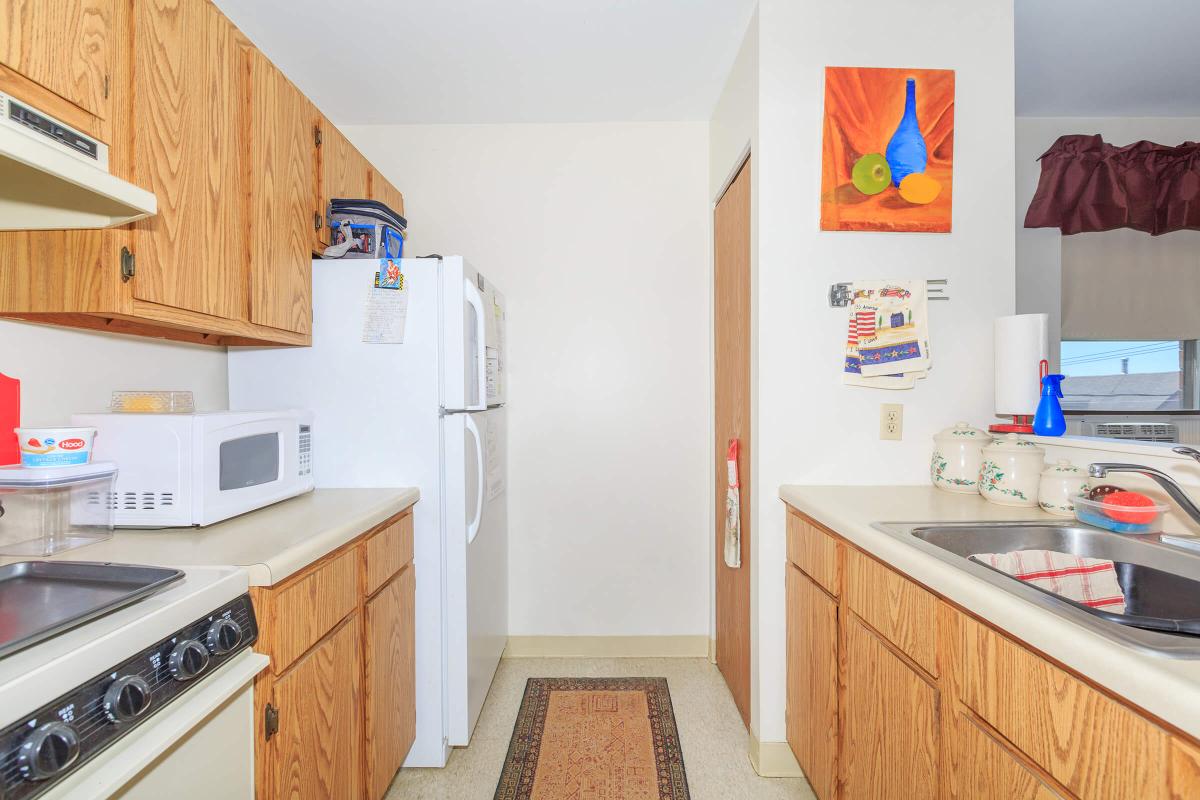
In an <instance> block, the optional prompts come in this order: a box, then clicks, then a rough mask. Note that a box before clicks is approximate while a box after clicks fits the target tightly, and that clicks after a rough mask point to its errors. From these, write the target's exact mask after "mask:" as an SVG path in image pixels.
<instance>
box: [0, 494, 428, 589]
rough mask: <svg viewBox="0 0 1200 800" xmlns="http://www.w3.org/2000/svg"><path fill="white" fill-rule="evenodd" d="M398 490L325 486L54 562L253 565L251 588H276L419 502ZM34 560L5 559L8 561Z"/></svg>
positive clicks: (119, 535) (119, 538) (131, 533)
mask: <svg viewBox="0 0 1200 800" xmlns="http://www.w3.org/2000/svg"><path fill="white" fill-rule="evenodd" d="M419 496H420V495H419V492H418V491H417V490H416V489H411V488H396V489H317V490H316V491H313V492H309V493H308V494H303V495H300V496H299V497H294V498H292V499H291V500H284V501H283V502H281V503H276V504H275V505H272V506H267V507H266V508H262V509H259V510H258V511H252V512H250V513H249V514H243V515H241V516H240V517H234V518H233V519H229V520H226V521H224V522H218V523H217V524H215V525H209V526H208V527H206V528H167V529H163V530H121V529H118V530H117V531H116V533H115V535H114V536H113V538H111V539H108V540H106V541H103V542H97V543H96V544H91V545H87V546H85V547H80V548H76V549H74V550H68V551H66V552H64V553H60V554H58V555H56V556H52V557H51V558H50V560H64V561H114V562H122V563H129V564H149V565H151V566H173V567H192V566H197V567H200V566H224V565H232V566H236V567H243V568H245V570H246V572H247V573H248V574H249V577H250V585H251V586H272V585H274V584H276V583H278V582H279V581H281V580H283V579H284V578H286V577H287V576H289V575H291V574H292V573H294V572H297V571H299V570H301V569H303V568H304V567H306V566H308V565H309V564H311V563H313V562H314V561H316V560H317V559H319V558H320V557H321V556H323V555H325V554H326V553H330V552H333V551H334V550H336V549H337V548H339V547H341V546H342V545H343V544H345V543H346V542H348V541H350V540H351V539H353V538H355V537H356V536H359V535H360V534H362V533H364V532H366V531H367V530H369V529H371V528H373V527H374V526H376V525H378V524H379V523H381V522H383V521H384V520H386V519H388V518H389V517H392V516H394V515H396V514H398V513H399V512H401V511H403V510H404V509H406V508H408V507H409V506H411V505H412V504H413V503H415V502H417V499H418V498H419ZM25 560H28V559H21V558H6V557H0V564H7V563H12V562H14V561H25Z"/></svg>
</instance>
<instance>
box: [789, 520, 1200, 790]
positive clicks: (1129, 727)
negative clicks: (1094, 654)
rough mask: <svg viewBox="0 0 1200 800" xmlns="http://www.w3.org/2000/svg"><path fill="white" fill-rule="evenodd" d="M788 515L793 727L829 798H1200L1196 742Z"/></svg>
mask: <svg viewBox="0 0 1200 800" xmlns="http://www.w3.org/2000/svg"><path fill="white" fill-rule="evenodd" d="M789 515H790V518H789V524H788V536H789V539H792V538H793V537H800V539H799V540H797V541H789V542H788V546H787V553H788V559H789V561H788V566H787V637H788V640H787V676H788V678H787V680H788V685H787V704H788V710H787V737H788V743H789V744H790V745H791V748H792V751H793V752H794V753H795V755H796V759H797V761H799V763H800V766H801V768H802V769H803V770H804V772H805V774H806V775H807V776H808V779H809V782H810V783H811V784H812V786H813V790H814V792H815V793H816V795H817V797H818V798H820V800H831V798H836V800H861V799H862V798H871V799H873V798H896V799H897V800H923V798H952V799H953V800H1010V799H1011V800H1054V799H1055V798H1060V799H1061V800H1075V799H1078V800H1132V799H1133V798H1136V800H1184V798H1194V799H1196V800H1200V743H1197V742H1196V741H1195V740H1194V739H1192V738H1190V737H1185V736H1182V735H1179V734H1177V733H1175V732H1172V731H1169V730H1167V729H1165V728H1164V727H1163V726H1162V725H1161V724H1160V723H1158V722H1157V721H1156V720H1153V719H1151V718H1149V717H1148V716H1147V715H1146V714H1145V713H1144V712H1142V711H1141V710H1139V709H1138V708H1135V707H1133V706H1131V705H1129V704H1127V703H1125V702H1123V701H1122V700H1120V699H1119V698H1114V697H1112V696H1111V695H1110V694H1108V693H1107V692H1105V691H1104V690H1102V689H1101V688H1099V687H1097V686H1095V685H1093V684H1091V683H1090V682H1089V681H1088V680H1087V679H1086V678H1084V677H1082V676H1079V675H1077V674H1075V673H1072V672H1070V671H1068V670H1066V669H1065V668H1063V667H1061V666H1059V665H1058V664H1056V663H1054V662H1052V661H1050V660H1049V659H1047V658H1045V657H1044V656H1042V655H1041V654H1040V653H1038V652H1036V651H1034V650H1032V649H1030V648H1029V647H1026V646H1025V645H1024V644H1023V643H1021V642H1019V641H1017V640H1015V639H1013V638H1011V637H1009V636H1008V635H1006V634H1005V633H1003V632H1002V631H1000V630H999V629H997V628H994V627H992V626H991V625H990V624H988V623H986V622H983V621H981V620H978V619H975V618H974V617H972V616H970V615H969V614H967V613H966V612H965V611H963V610H962V609H960V608H958V607H956V606H954V605H952V604H951V603H949V602H948V601H947V600H945V599H944V598H941V597H939V596H938V595H936V594H934V593H933V592H932V591H930V590H929V589H928V588H926V587H924V586H921V585H920V584H918V583H916V582H915V581H913V580H911V579H909V578H908V577H907V576H905V575H902V574H901V573H899V572H897V571H896V570H894V569H893V568H892V567H890V566H889V565H887V564H885V563H883V562H881V561H879V560H878V559H876V558H874V557H873V556H871V555H869V554H867V553H865V552H863V551H861V550H859V549H858V548H856V547H854V546H853V545H852V544H850V543H849V542H848V541H846V540H845V539H842V538H841V537H839V536H837V535H836V532H827V531H826V530H825V529H822V528H821V527H820V526H819V525H817V524H816V523H814V522H813V521H812V520H808V519H807V518H805V517H804V516H803V515H801V514H798V513H797V512H796V511H795V510H794V509H789ZM791 517H794V519H792V518H791ZM815 534H820V535H821V536H826V537H828V538H829V540H830V541H832V542H833V544H834V552H832V553H830V552H828V547H825V546H822V547H821V548H819V549H820V550H821V551H822V553H823V555H822V557H821V558H820V559H814V558H813V557H812V553H813V552H814V550H813V536H814V535H815ZM800 562H803V563H800ZM805 564H809V565H810V566H812V565H814V564H818V565H820V564H824V565H826V566H825V567H824V568H823V569H822V570H820V571H821V572H822V574H823V575H824V576H825V577H826V579H827V580H833V581H834V584H833V585H832V586H827V587H824V588H822V587H821V586H818V585H817V583H815V582H814V581H813V579H811V578H810V577H809V575H808V574H807V573H806V572H805V570H804V566H805ZM835 567H836V568H835ZM831 665H836V666H835V667H834V666H831ZM835 765H836V769H835ZM831 774H836V776H837V779H836V781H832V780H831V778H830V775H831Z"/></svg>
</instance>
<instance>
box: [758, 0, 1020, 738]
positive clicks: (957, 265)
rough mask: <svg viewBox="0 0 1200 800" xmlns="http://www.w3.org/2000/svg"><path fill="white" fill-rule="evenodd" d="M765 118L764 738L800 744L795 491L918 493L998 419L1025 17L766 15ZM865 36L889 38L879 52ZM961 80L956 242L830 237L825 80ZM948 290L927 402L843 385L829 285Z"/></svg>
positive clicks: (937, 319)
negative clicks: (940, 72)
mask: <svg viewBox="0 0 1200 800" xmlns="http://www.w3.org/2000/svg"><path fill="white" fill-rule="evenodd" d="M759 15H760V20H759V49H760V57H761V63H760V73H759V77H760V81H761V84H760V98H759V102H760V118H759V148H758V152H756V153H755V156H754V160H755V176H756V177H757V178H758V181H759V189H758V191H759V200H760V208H759V251H758V286H757V297H758V303H757V318H756V347H757V357H758V382H757V389H758V406H757V409H756V413H757V415H758V416H757V418H758V430H757V434H756V446H757V450H758V463H757V465H756V467H757V476H758V488H757V489H756V490H755V492H754V498H753V503H754V504H755V507H756V512H757V519H758V524H757V527H756V531H755V538H754V541H755V542H756V549H755V553H754V557H755V559H756V560H757V563H758V564H759V566H760V567H761V570H762V571H761V572H760V574H759V576H758V580H757V581H756V590H757V593H758V597H757V606H756V608H757V625H756V633H757V637H756V650H757V660H756V663H755V670H756V671H757V673H758V683H757V692H756V697H755V699H754V703H755V708H754V715H753V721H752V727H753V728H754V730H755V732H756V733H757V734H758V737H759V739H760V740H762V741H782V740H783V739H784V738H785V729H784V708H785V697H784V689H785V681H784V674H785V655H784V642H785V625H784V566H783V565H784V562H785V553H784V510H783V506H782V504H781V502H780V501H779V499H778V490H779V486H780V485H781V484H785V483H809V484H873V483H881V484H882V483H888V484H905V483H909V484H919V483H924V482H926V481H927V480H928V478H927V470H928V460H929V452H930V447H931V444H930V442H931V436H932V435H933V434H934V433H935V432H936V431H938V430H939V429H941V428H943V427H945V426H946V425H948V424H951V423H953V422H954V421H955V420H957V419H965V420H970V421H972V422H974V423H975V424H981V423H987V422H989V421H991V419H992V418H993V413H992V411H993V409H992V356H991V344H992V319H993V318H994V317H995V316H997V315H1001V314H1008V313H1012V309H1013V305H1014V299H1013V291H1014V289H1013V280H1014V242H1013V236H1012V228H1013V224H1014V220H1013V208H1014V199H1013V171H1014V165H1013V119H1014V118H1013V97H1014V91H1013V8H1012V3H1010V2H998V3H962V2H958V1H957V0H861V1H860V2H857V3H817V4H813V3H795V2H791V1H790V0H762V2H761V3H760V6H759ZM864 20H872V21H873V22H872V23H871V24H878V25H879V26H880V30H881V31H882V32H881V33H880V35H873V36H863V35H862V30H863V25H864V24H865V23H864ZM827 65H830V66H877V67H927V68H945V69H953V70H955V71H956V93H957V96H956V99H955V133H954V152H955V163H954V217H953V232H952V233H950V234H948V235H946V234H902V233H900V234H887V233H854V232H821V231H820V230H819V224H818V223H819V213H820V210H819V194H820V169H821V130H822V103H823V91H824V67H825V66H827ZM856 278H948V279H949V281H950V285H949V289H950V292H949V294H950V297H951V298H952V299H951V300H950V302H948V303H931V304H930V332H931V337H932V343H931V350H932V356H933V371H932V372H931V374H930V376H929V378H928V379H927V380H924V381H920V382H918V385H917V387H916V388H915V389H913V390H911V391H905V392H888V391H881V390H872V389H864V388H848V387H845V386H843V385H842V383H841V378H840V372H839V369H840V365H841V360H842V355H841V353H842V350H841V346H842V340H843V339H844V337H845V332H846V317H845V311H844V310H833V309H830V308H829V307H828V303H827V298H826V294H827V291H828V286H829V284H830V283H833V282H836V281H839V280H853V279H856ZM883 402H899V403H903V404H904V412H905V416H904V440H903V441H901V442H882V441H880V440H879V438H878V430H879V404H880V403H883Z"/></svg>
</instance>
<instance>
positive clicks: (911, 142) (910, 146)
mask: <svg viewBox="0 0 1200 800" xmlns="http://www.w3.org/2000/svg"><path fill="white" fill-rule="evenodd" d="M884 156H885V157H886V158H887V162H888V168H889V169H891V171H892V182H893V183H895V184H896V185H897V186H899V185H900V181H902V180H904V179H905V177H907V176H908V175H909V174H911V173H913V172H924V171H925V164H926V162H927V161H928V158H929V154H928V152H927V151H926V149H925V137H924V136H922V135H921V125H920V123H918V122H917V82H916V80H914V79H913V78H909V79H908V85H907V87H906V88H905V96H904V116H903V117H902V118H901V119H900V124H899V125H897V126H896V132H895V133H893V134H892V138H891V140H890V141H889V142H888V146H887V151H886V152H885V153H884Z"/></svg>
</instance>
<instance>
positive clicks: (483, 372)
mask: <svg viewBox="0 0 1200 800" xmlns="http://www.w3.org/2000/svg"><path fill="white" fill-rule="evenodd" d="M463 288H464V289H465V290H466V292H465V295H464V296H465V297H466V299H467V303H469V304H470V306H471V308H472V309H473V310H474V311H475V325H476V328H475V349H476V353H475V357H476V359H477V361H476V368H477V369H478V372H479V378H478V380H479V402H478V403H475V404H471V403H467V410H468V411H485V410H486V409H487V326H486V325H485V322H486V317H485V316H484V313H483V295H481V294H480V293H479V290H478V289H477V288H475V284H474V283H472V282H471V279H470V278H463ZM463 399H464V400H465V399H466V398H463Z"/></svg>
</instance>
